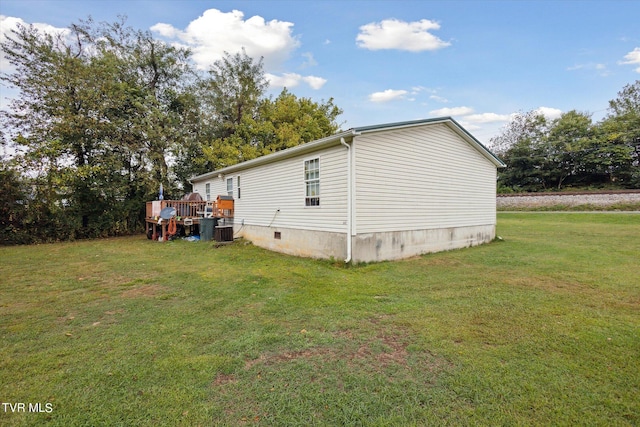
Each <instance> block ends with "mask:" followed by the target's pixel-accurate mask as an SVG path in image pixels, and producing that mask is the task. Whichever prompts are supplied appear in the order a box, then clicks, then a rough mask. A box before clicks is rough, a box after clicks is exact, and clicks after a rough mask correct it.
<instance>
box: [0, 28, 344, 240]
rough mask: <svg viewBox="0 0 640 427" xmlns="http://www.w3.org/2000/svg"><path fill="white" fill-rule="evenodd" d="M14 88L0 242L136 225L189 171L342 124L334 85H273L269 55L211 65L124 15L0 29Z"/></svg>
mask: <svg viewBox="0 0 640 427" xmlns="http://www.w3.org/2000/svg"><path fill="white" fill-rule="evenodd" d="M1 49H2V53H3V55H4V57H5V58H6V59H7V61H8V62H9V63H10V64H11V67H12V68H11V70H10V71H9V72H6V73H2V74H1V75H0V80H1V81H2V83H3V85H5V86H7V87H11V88H13V89H14V90H16V91H17V92H18V95H17V96H16V97H15V98H13V99H12V100H11V101H10V104H9V107H8V108H6V109H5V110H2V111H1V112H0V124H1V126H2V131H1V132H2V133H1V134H0V138H1V139H0V142H1V143H2V146H3V155H2V158H0V182H1V184H0V185H1V186H2V188H1V192H0V209H1V211H0V243H2V244H14V243H32V242H46V241H57V240H70V239H71V240H72V239H79V238H91V237H102V236H113V235H120V234H129V233H134V232H137V231H139V230H141V227H142V225H143V222H142V220H143V219H144V206H145V202H146V201H148V200H153V199H155V198H157V196H158V189H159V186H160V184H162V185H163V187H164V194H165V198H179V197H180V196H181V195H182V194H184V193H185V192H186V191H188V190H189V188H190V184H189V183H188V180H189V178H190V177H192V176H194V175H197V174H201V173H205V172H209V171H211V170H215V169H217V168H220V167H224V166H228V165H231V164H235V163H238V162H241V161H245V160H249V159H252V158H255V157H258V156H261V155H265V154H268V153H272V152H275V151H278V150H282V149H285V148H288V147H292V146H295V145H298V144H301V143H304V142H308V141H312V140H315V139H319V138H322V137H325V136H328V135H331V134H334V133H335V132H336V131H338V129H339V124H338V122H337V118H338V116H339V115H340V114H342V110H341V109H340V108H338V107H337V106H336V105H335V104H334V102H333V99H332V98H331V99H329V100H328V101H322V102H314V101H312V100H311V99H309V98H299V97H297V96H295V95H294V94H292V93H290V92H289V91H288V90H287V89H286V88H285V89H284V90H282V92H281V93H280V94H279V95H278V96H277V97H275V98H274V97H267V96H266V91H267V89H268V81H267V79H266V77H265V72H264V69H263V64H262V59H258V60H256V59H254V58H251V57H249V56H247V54H246V53H245V52H244V51H242V52H238V53H233V54H231V53H225V55H224V56H223V57H222V58H221V59H219V60H218V61H215V62H213V63H212V64H211V65H210V67H209V69H208V70H206V71H200V70H197V69H196V68H195V67H194V66H193V65H192V63H191V62H190V56H191V52H190V51H189V50H188V49H183V48H179V47H175V46H169V45H167V44H166V43H164V42H162V41H161V40H157V39H155V38H154V37H153V36H152V35H151V33H150V32H148V31H141V30H137V29H135V28H132V27H130V26H128V25H127V24H126V18H122V19H120V20H119V21H117V22H113V23H96V22H94V21H93V20H92V19H91V18H89V19H87V20H81V21H79V22H78V23H75V24H72V25H70V27H69V28H68V30H67V31H65V32H61V33H55V34H54V33H47V32H42V31H39V30H37V29H36V28H35V27H33V26H19V27H18V28H17V30H14V31H13V32H12V34H10V35H9V36H8V37H7V39H6V40H5V41H4V42H2V44H1Z"/></svg>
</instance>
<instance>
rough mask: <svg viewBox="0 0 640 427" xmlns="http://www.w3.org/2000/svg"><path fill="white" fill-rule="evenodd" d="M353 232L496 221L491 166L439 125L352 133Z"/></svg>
mask: <svg viewBox="0 0 640 427" xmlns="http://www.w3.org/2000/svg"><path fill="white" fill-rule="evenodd" d="M355 163H356V166H355V167H356V171H355V174H356V188H357V189H356V207H355V212H356V217H357V233H358V234H360V233H371V232H384V231H403V230H420V229H433V228H447V227H464V226H473V225H486V224H495V222H496V212H495V194H496V167H495V165H493V164H492V163H491V162H490V161H489V160H488V159H487V158H486V157H484V156H483V155H482V154H480V152H479V151H478V150H477V149H476V148H474V147H473V146H471V145H470V144H469V143H468V142H467V141H465V140H464V139H462V138H461V137H460V136H459V135H458V134H456V133H454V132H453V131H452V130H451V129H450V128H449V127H447V126H446V125H444V124H439V125H434V126H422V127H419V128H410V129H404V130H395V131H389V132H376V133H370V134H364V135H362V136H360V137H357V138H356V162H355Z"/></svg>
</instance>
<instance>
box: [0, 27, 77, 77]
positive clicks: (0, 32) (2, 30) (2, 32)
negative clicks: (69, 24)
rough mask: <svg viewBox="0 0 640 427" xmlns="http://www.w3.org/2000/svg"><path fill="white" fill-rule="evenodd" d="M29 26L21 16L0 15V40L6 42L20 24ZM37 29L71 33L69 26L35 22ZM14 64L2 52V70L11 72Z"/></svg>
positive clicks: (46, 31)
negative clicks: (59, 26)
mask: <svg viewBox="0 0 640 427" xmlns="http://www.w3.org/2000/svg"><path fill="white" fill-rule="evenodd" d="M20 25H22V26H24V27H28V26H29V24H28V23H27V22H25V21H23V20H22V19H20V18H15V17H13V16H6V15H0V42H4V41H5V40H6V39H7V36H10V35H11V33H12V31H14V30H17V29H18V26H20ZM32 25H33V27H34V28H35V29H37V30H38V31H40V32H42V33H47V34H51V35H62V36H66V35H68V34H69V33H70V31H69V29H68V28H57V27H54V26H53V25H49V24H42V23H34V24H32ZM12 69H13V66H12V65H11V64H10V63H9V60H8V59H7V58H6V57H5V56H4V52H0V71H1V72H4V73H7V72H11V70H12Z"/></svg>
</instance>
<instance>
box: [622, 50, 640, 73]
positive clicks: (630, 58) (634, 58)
mask: <svg viewBox="0 0 640 427" xmlns="http://www.w3.org/2000/svg"><path fill="white" fill-rule="evenodd" d="M624 59H626V61H620V62H619V64H623V65H636V64H637V65H638V68H636V69H635V72H636V73H640V47H637V48H635V49H633V50H632V51H631V52H629V53H627V54H626V55H625V56H624Z"/></svg>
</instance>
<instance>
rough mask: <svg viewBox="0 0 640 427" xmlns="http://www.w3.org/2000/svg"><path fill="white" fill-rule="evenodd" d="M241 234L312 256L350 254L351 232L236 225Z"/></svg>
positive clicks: (261, 243)
mask: <svg viewBox="0 0 640 427" xmlns="http://www.w3.org/2000/svg"><path fill="white" fill-rule="evenodd" d="M236 231H237V233H238V234H237V235H238V236H242V237H244V238H245V239H247V240H249V241H251V242H252V243H253V244H254V245H256V246H260V247H263V248H266V249H269V250H272V251H276V252H283V253H285V254H289V255H296V256H302V257H310V258H326V259H328V258H331V257H333V258H335V259H345V258H346V257H347V235H346V234H345V233H332V232H327V231H313V230H300V229H293V228H282V227H262V226H256V225H244V226H238V225H236Z"/></svg>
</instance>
